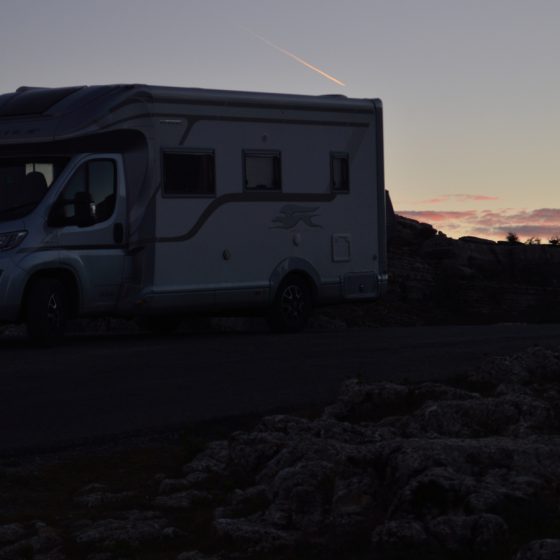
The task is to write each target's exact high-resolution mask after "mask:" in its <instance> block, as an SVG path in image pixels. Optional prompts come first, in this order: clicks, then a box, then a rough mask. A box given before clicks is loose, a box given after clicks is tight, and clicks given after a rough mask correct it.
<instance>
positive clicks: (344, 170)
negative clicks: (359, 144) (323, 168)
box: [331, 153, 350, 193]
mask: <svg viewBox="0 0 560 560" xmlns="http://www.w3.org/2000/svg"><path fill="white" fill-rule="evenodd" d="M331 191H333V192H339V193H347V192H350V177H349V172H348V154H340V153H333V154H331Z"/></svg>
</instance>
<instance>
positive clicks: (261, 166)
mask: <svg viewBox="0 0 560 560" xmlns="http://www.w3.org/2000/svg"><path fill="white" fill-rule="evenodd" d="M243 167H244V171H245V189H247V190H252V191H279V190H281V188H282V185H281V180H280V154H279V153H277V152H244V153H243Z"/></svg>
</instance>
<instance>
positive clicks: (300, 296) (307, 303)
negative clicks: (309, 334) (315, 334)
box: [268, 275, 313, 332]
mask: <svg viewBox="0 0 560 560" xmlns="http://www.w3.org/2000/svg"><path fill="white" fill-rule="evenodd" d="M312 307H313V301H312V295H311V287H310V286H309V284H308V282H306V281H305V279H304V278H302V277H301V276H295V275H294V276H288V277H287V278H286V279H284V280H283V281H282V283H281V284H280V286H279V287H278V291H277V292H276V298H275V300H274V304H273V305H272V308H271V309H270V313H269V317H268V322H269V325H270V327H271V329H272V330H273V331H275V332H299V331H302V330H303V329H304V328H305V327H306V325H307V322H308V320H309V316H310V315H311V309H312Z"/></svg>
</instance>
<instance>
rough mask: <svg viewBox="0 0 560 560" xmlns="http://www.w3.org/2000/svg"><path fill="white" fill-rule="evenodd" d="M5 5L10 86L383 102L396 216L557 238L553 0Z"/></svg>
mask: <svg viewBox="0 0 560 560" xmlns="http://www.w3.org/2000/svg"><path fill="white" fill-rule="evenodd" d="M0 9H1V11H0V14H1V18H0V69H1V72H0V92H2V93H4V92H8V91H13V90H15V89H16V88H17V87H19V86H21V85H34V86H65V85H90V84H106V83H148V84H159V85H173V86H185V87H205V88H218V89H233V90H249V91H272V92H284V93H301V94H311V95H318V94H326V93H337V94H344V95H347V96H349V97H358V98H374V97H378V98H381V99H382V100H383V106H384V121H385V123H384V124H385V165H386V170H385V173H386V186H387V188H388V190H389V192H390V194H391V199H392V202H393V205H394V207H395V210H396V211H397V213H399V214H402V215H405V216H408V217H411V218H414V219H417V220H420V221H424V222H428V223H431V224H432V225H433V226H434V227H435V228H436V229H438V230H441V231H443V232H444V233H446V234H447V235H449V236H451V237H460V236H462V235H474V236H479V237H486V238H490V239H505V236H506V234H507V233H508V232H510V231H512V232H514V233H516V234H518V235H519V237H520V238H521V239H522V240H523V239H525V238H528V237H539V238H542V240H543V242H546V241H547V240H548V239H549V238H551V237H553V236H557V235H560V200H559V195H558V193H557V190H558V189H557V187H558V186H559V185H560V157H558V153H557V152H558V150H559V148H560V110H559V109H558V106H557V105H558V101H557V99H558V98H559V97H560V95H559V94H560V71H559V67H560V33H559V32H558V28H559V24H560V2H559V1H558V0H532V1H531V2H529V1H527V0H523V1H520V0H509V1H506V0H484V1H481V0H346V1H345V2H340V1H339V0H337V1H333V0H282V1H279V0H274V1H271V0H158V1H157V2H155V1H153V0H150V1H147V0H0ZM312 67H313V68H312ZM319 70H320V71H321V73H320V72H319ZM342 84H344V85H342Z"/></svg>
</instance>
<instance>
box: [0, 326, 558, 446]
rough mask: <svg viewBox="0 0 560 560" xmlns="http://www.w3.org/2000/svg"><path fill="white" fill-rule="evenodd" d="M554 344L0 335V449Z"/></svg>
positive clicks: (464, 338) (546, 330)
mask: <svg viewBox="0 0 560 560" xmlns="http://www.w3.org/2000/svg"><path fill="white" fill-rule="evenodd" d="M534 344H541V345H544V346H551V347H556V346H560V325H545V326H542V325H541V326H537V325H532V326H531V325H527V326H524V325H498V326H489V327H421V328H382V329H364V330H340V331H327V332H308V333H305V334H300V335H283V336H278V335H271V334H268V333H259V332H249V333H242V334H239V333H235V332H232V333H224V334H194V335H193V334H190V335H189V334H182V335H175V336H170V337H166V338H164V337H155V336H148V335H142V334H136V335H90V336H84V335H81V336H74V337H70V338H69V339H68V340H67V341H65V342H64V344H63V345H61V346H60V347H57V348H53V349H39V348H32V347H29V346H28V345H27V343H26V342H25V341H24V340H19V339H13V338H12V339H10V338H4V339H2V338H0V355H1V356H2V367H1V368H0V453H8V452H10V451H11V450H14V449H18V450H22V449H24V448H35V447H49V446H59V445H64V444H67V443H70V442H76V441H82V440H84V439H85V438H92V437H99V436H111V435H113V434H124V433H129V432H135V431H142V430H157V429H160V428H161V429H165V428H168V427H169V428H171V427H173V426H179V425H181V424H184V423H192V422H197V421H202V420H208V419H216V418H221V417H226V416H230V415H243V414H254V413H258V414H260V413H267V412H271V411H274V410H278V409H282V408H284V407H298V406H306V405H310V404H322V403H326V402H328V401H330V400H332V399H333V398H334V396H335V394H336V392H337V389H338V387H339V386H340V383H341V382H342V381H343V380H344V379H346V378H348V377H352V376H357V375H359V376H361V377H363V378H365V379H371V380H379V379H389V380H403V379H413V380H422V379H433V378H437V377H442V376H448V375H450V374H453V373H457V372H461V371H465V370H466V369H468V368H471V367H473V366H475V365H476V364H477V363H479V362H481V361H482V360H483V359H484V358H485V357H487V356H492V355H498V354H507V353H512V352H516V351H519V350H521V349H523V348H525V347H528V346H531V345H534Z"/></svg>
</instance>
